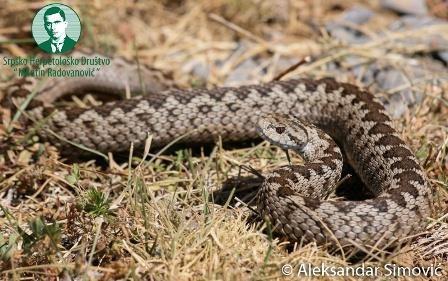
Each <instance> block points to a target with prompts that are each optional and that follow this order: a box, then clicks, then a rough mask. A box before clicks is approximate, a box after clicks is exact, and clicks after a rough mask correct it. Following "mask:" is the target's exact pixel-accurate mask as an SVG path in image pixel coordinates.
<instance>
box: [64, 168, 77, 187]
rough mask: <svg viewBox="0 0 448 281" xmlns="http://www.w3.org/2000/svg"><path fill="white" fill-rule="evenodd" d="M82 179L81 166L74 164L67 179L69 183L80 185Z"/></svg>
mask: <svg viewBox="0 0 448 281" xmlns="http://www.w3.org/2000/svg"><path fill="white" fill-rule="evenodd" d="M80 178H81V176H80V173H79V166H78V165H77V164H74V165H73V167H72V170H71V172H70V175H68V176H67V177H66V178H65V179H66V180H67V181H68V183H70V184H71V185H74V184H77V183H78V181H79V179H80Z"/></svg>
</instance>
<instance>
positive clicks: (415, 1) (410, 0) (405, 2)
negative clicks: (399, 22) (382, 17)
mask: <svg viewBox="0 0 448 281" xmlns="http://www.w3.org/2000/svg"><path fill="white" fill-rule="evenodd" d="M380 4H381V6H382V7H383V8H386V9H389V10H391V11H394V12H398V13H401V14H411V15H426V14H427V13H428V7H427V6H426V2H425V1H424V0H381V1H380Z"/></svg>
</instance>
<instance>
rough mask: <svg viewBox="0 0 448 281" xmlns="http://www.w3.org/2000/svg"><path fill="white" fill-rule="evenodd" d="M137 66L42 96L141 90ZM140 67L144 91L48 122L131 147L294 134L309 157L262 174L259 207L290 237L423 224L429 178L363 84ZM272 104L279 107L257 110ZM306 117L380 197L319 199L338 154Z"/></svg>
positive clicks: (91, 141) (372, 242) (390, 237)
mask: <svg viewBox="0 0 448 281" xmlns="http://www.w3.org/2000/svg"><path fill="white" fill-rule="evenodd" d="M119 67H122V68H121V69H118V70H117V69H115V68H119ZM123 70H125V71H124V72H123ZM145 71H146V70H144V71H143V72H145ZM124 73H126V74H124ZM113 74H115V75H116V76H115V77H111V75H113ZM144 74H145V73H144ZM135 75H136V72H135V69H134V68H131V66H126V64H122V65H120V64H118V63H117V64H115V65H112V66H109V67H108V68H107V69H105V70H104V71H103V72H100V73H99V74H97V77H96V78H95V79H82V78H77V79H75V80H71V81H70V79H53V80H50V81H48V85H49V86H47V87H46V88H45V89H44V90H43V91H41V95H40V96H41V97H44V98H42V99H41V100H43V101H46V100H48V97H49V96H51V95H50V94H48V93H49V92H53V93H57V94H58V95H62V94H63V93H64V92H66V91H68V90H66V89H69V90H73V89H72V88H76V90H78V91H83V90H85V89H89V90H95V89H96V90H102V91H104V90H106V91H115V92H124V90H125V88H126V87H125V86H126V84H127V85H128V86H129V88H131V90H132V91H137V90H141V89H140V87H139V85H140V84H136V82H135V79H134V80H133V79H132V77H134V76H135ZM144 76H146V77H148V76H149V77H148V78H145V79H146V81H149V82H148V83H146V86H145V87H146V88H147V93H148V94H147V95H146V96H144V97H141V96H140V97H136V98H131V99H128V100H122V101H116V102H110V103H107V104H105V105H103V106H100V107H94V108H90V109H66V110H57V112H55V113H54V114H53V115H52V116H51V117H50V118H49V120H48V122H47V123H46V125H45V129H50V130H52V131H53V132H55V133H57V134H58V135H59V136H61V137H63V138H65V139H68V140H70V141H72V142H75V143H79V144H82V145H84V146H86V147H89V148H93V149H96V150H98V151H101V152H109V151H113V152H119V151H126V150H128V149H129V147H130V143H131V141H132V142H134V146H135V147H139V148H142V146H144V144H145V140H146V138H147V133H150V134H152V136H153V141H152V145H153V146H156V147H161V146H164V145H166V144H168V143H169V142H171V141H173V140H174V139H176V138H178V137H179V136H182V135H185V136H184V137H183V138H182V139H181V140H180V141H179V142H181V143H185V144H191V143H204V142H211V141H213V140H216V139H217V138H218V137H219V136H220V137H221V138H222V139H223V141H230V140H232V141H243V140H248V139H254V138H257V136H258V134H257V129H256V128H257V124H258V130H259V131H260V133H261V135H262V136H263V137H265V138H268V139H270V140H272V141H274V143H277V144H280V145H281V144H282V143H285V142H286V143H288V142H290V143H289V145H287V146H286V148H291V149H294V150H295V151H297V152H298V153H300V154H302V156H303V158H304V159H305V160H306V162H305V164H304V165H303V166H285V167H281V168H279V169H277V170H275V171H273V172H271V173H269V174H267V175H265V180H264V183H263V186H262V188H261V191H260V193H259V203H258V208H259V211H260V212H261V213H262V214H263V216H265V217H268V218H269V219H270V221H271V222H272V225H274V226H275V227H276V228H275V229H276V231H278V232H280V233H282V234H284V235H286V236H287V237H288V239H289V240H290V241H299V242H300V241H304V242H309V241H316V242H317V243H318V244H322V243H325V242H332V243H340V244H341V245H348V244H351V245H358V246H362V247H371V246H377V247H383V246H388V245H393V244H395V243H396V242H397V240H399V239H402V238H404V237H407V236H410V235H413V234H415V233H416V232H417V231H421V230H422V229H423V227H424V226H425V221H426V219H427V217H428V216H429V215H430V212H431V200H432V196H431V189H430V185H429V183H428V180H427V177H426V175H425V173H424V171H423V170H422V168H421V167H420V165H419V163H418V161H417V159H416V158H415V156H414V154H413V153H412V152H411V150H410V149H409V148H408V146H407V145H406V144H405V143H404V141H403V140H402V139H401V138H400V137H399V134H398V133H397V132H396V131H395V130H394V129H393V128H392V127H391V121H390V118H389V117H388V116H387V114H386V113H385V111H384V108H383V106H382V105H381V104H380V103H379V102H378V101H376V99H375V98H374V97H373V96H372V95H371V94H370V93H368V92H367V91H364V90H361V89H359V88H358V87H356V86H354V85H351V84H347V83H338V82H336V81H335V80H333V79H331V78H325V79H320V80H310V79H292V80H288V81H275V82H271V83H267V84H260V85H252V86H241V87H237V88H216V89H213V90H206V89H194V90H176V89H174V90H167V91H162V90H163V89H165V88H167V87H166V84H164V83H163V82H161V81H163V80H160V79H159V80H158V79H155V78H154V77H155V76H154V75H152V74H150V72H148V75H146V74H145V75H144ZM27 83H28V82H23V81H22V82H21V83H16V85H14V86H12V87H10V93H12V95H13V96H14V95H15V94H23V93H24V92H25V93H26V91H28V90H29V89H28V88H29V87H28V86H29V84H27ZM70 85H71V86H70ZM74 85H76V87H75V86H74ZM60 86H65V87H60ZM53 110H54V109H52V108H51V109H48V108H45V107H43V106H37V107H35V108H34V109H30V111H29V113H30V115H31V116H33V117H35V118H36V119H41V118H44V117H45V116H47V115H48V114H49V113H51V112H52V111H53ZM268 113H274V114H273V115H265V118H264V119H259V118H260V116H261V114H268ZM293 117H294V118H293ZM295 118H299V119H300V120H303V123H302V122H301V121H294V120H296V119H295ZM269 120H271V121H272V123H271V122H270V121H269ZM277 122H278V123H277ZM307 122H309V123H312V124H314V125H316V126H317V127H319V128H320V129H322V130H324V131H325V132H326V133H328V134H329V135H330V136H331V137H332V138H333V139H335V140H336V141H337V142H338V143H339V144H340V145H341V146H342V147H341V148H342V149H343V151H344V152H345V155H346V160H347V161H348V163H349V164H350V165H351V166H352V167H353V168H354V170H355V171H356V173H357V174H358V175H359V176H360V178H361V179H362V181H363V182H364V183H365V184H366V186H367V187H368V188H369V189H370V190H371V191H372V192H373V193H374V194H375V195H377V197H376V198H373V199H368V200H364V201H337V200H327V201H325V200H322V198H323V197H325V196H327V195H328V193H329V191H331V190H332V186H334V184H335V183H336V182H337V181H338V180H339V177H340V171H341V167H342V156H341V153H340V151H339V148H337V146H336V145H335V143H334V142H333V141H332V140H331V139H330V138H329V137H328V136H327V135H326V134H325V133H323V132H322V131H320V130H319V129H317V128H316V127H314V126H309V125H307ZM285 124H286V125H285ZM39 134H40V135H41V136H42V137H43V138H44V139H47V140H49V141H50V142H51V143H53V144H55V145H56V146H57V147H59V148H60V150H61V151H64V152H65V153H70V152H73V153H77V152H76V151H78V150H75V149H74V148H73V146H72V145H70V144H67V143H66V142H64V141H61V140H60V139H59V138H55V137H54V136H53V135H51V134H48V133H47V132H46V131H45V130H41V131H40V132H39ZM303 141H308V142H307V143H302V142H303ZM294 143H296V145H294ZM354 188H356V187H354ZM297 192H301V194H302V195H300V194H298V193H297Z"/></svg>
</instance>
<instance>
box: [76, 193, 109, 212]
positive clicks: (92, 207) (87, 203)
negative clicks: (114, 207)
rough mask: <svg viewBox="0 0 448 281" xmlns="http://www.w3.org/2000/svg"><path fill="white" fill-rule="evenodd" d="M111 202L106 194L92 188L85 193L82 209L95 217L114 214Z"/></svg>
mask: <svg viewBox="0 0 448 281" xmlns="http://www.w3.org/2000/svg"><path fill="white" fill-rule="evenodd" d="M110 203H111V200H110V199H108V198H107V196H106V194H104V193H103V192H101V191H99V190H97V189H96V188H90V189H89V190H88V191H87V192H86V194H85V198H84V202H83V203H82V209H83V210H84V211H86V212H87V213H89V214H91V215H92V216H94V217H100V216H104V217H107V216H110V215H112V212H111V211H110V210H109V208H110Z"/></svg>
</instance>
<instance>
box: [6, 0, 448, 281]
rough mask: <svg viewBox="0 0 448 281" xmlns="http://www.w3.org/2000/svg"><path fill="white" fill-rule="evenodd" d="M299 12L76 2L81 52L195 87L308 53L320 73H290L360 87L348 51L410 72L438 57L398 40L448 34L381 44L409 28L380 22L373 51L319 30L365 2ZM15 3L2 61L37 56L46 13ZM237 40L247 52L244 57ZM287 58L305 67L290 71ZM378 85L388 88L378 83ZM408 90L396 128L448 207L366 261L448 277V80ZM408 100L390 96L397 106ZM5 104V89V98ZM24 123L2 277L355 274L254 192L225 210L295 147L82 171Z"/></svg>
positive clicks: (263, 6) (14, 164)
mask: <svg viewBox="0 0 448 281" xmlns="http://www.w3.org/2000/svg"><path fill="white" fill-rule="evenodd" d="M17 2H18V3H17ZM290 2H294V4H292V6H291V7H290V9H289V13H286V14H285V13H284V12H283V10H282V9H281V7H277V6H275V5H273V4H270V2H267V1H266V2H264V1H257V0H251V1H238V0H213V1H205V0H203V1H192V0H184V1H182V0H179V1H161V2H153V1H151V2H148V3H142V2H138V3H135V4H134V3H133V4H131V3H130V1H129V2H127V1H126V2H125V1H122V2H118V1H117V2H115V1H111V0H96V1H85V2H84V1H69V4H70V5H71V6H72V7H74V8H75V9H76V10H77V11H78V12H79V14H80V16H81V18H82V19H83V24H84V32H83V39H82V40H81V41H80V44H81V45H82V46H83V47H84V48H87V49H93V50H97V51H101V52H103V53H109V54H114V55H120V56H124V57H127V58H129V59H133V58H135V57H138V60H139V62H140V63H147V64H150V65H152V66H155V67H158V68H160V69H163V70H165V71H168V72H171V73H172V74H173V77H174V79H175V80H176V81H177V83H178V84H179V85H181V86H184V87H191V86H194V87H196V86H202V85H203V86H207V87H213V86H215V85H222V84H223V83H224V82H225V81H226V78H227V77H228V75H229V73H231V72H232V70H234V69H235V68H237V67H238V65H240V64H241V63H242V62H243V61H245V60H247V59H249V58H254V59H257V60H260V61H262V65H260V66H259V67H258V68H254V69H252V73H249V75H248V76H247V79H246V81H243V82H244V83H249V82H259V81H270V80H272V79H273V78H274V77H276V76H277V75H278V74H279V73H281V72H282V71H283V70H284V69H286V68H287V67H288V66H290V65H291V64H292V63H294V62H298V61H300V60H301V59H303V58H304V57H305V56H308V55H311V56H313V57H314V60H313V62H312V63H310V64H307V65H303V66H300V67H299V68H297V69H296V70H294V71H293V72H291V73H289V74H288V76H290V77H292V76H295V75H307V76H317V77H320V76H325V75H332V76H336V78H337V79H339V80H342V81H349V82H352V83H357V84H361V83H360V82H359V81H358V78H359V77H356V76H354V75H353V74H352V73H351V72H350V69H351V65H349V64H347V63H346V61H345V60H344V59H345V58H346V57H347V56H348V55H351V54H357V55H359V56H360V57H362V58H364V59H365V63H366V65H367V64H368V63H370V62H372V61H375V62H378V63H380V64H382V65H384V66H388V65H394V66H397V65H398V66H401V59H402V57H400V56H401V55H404V54H408V55H412V54H421V53H427V52H429V51H430V50H429V49H427V48H428V47H426V46H421V45H404V44H401V43H399V40H398V39H399V38H421V37H422V36H423V35H428V34H444V36H445V39H448V38H446V34H448V26H446V25H444V26H437V27H428V28H424V29H421V30H418V31H411V32H397V33H388V34H387V35H385V36H383V37H379V36H376V37H375V35H374V34H376V32H377V31H380V30H384V28H385V26H386V25H387V24H388V23H389V22H391V21H392V20H394V19H395V16H394V15H391V14H388V13H381V14H378V15H377V16H376V18H375V19H374V20H373V22H371V23H369V25H367V26H363V27H362V29H363V31H365V32H366V34H372V36H373V37H372V41H370V42H369V43H366V44H361V45H357V46H348V45H346V44H343V43H342V42H337V41H335V40H333V39H331V38H330V37H329V36H328V35H326V34H325V33H323V34H321V33H320V31H321V29H320V28H319V26H320V25H321V24H322V23H325V22H326V21H327V20H329V19H332V18H334V17H336V16H337V15H338V13H339V10H340V9H344V8H346V7H350V6H352V5H353V4H354V3H355V1H347V2H343V3H339V2H338V1H315V2H313V3H309V2H311V1H290ZM331 2H332V3H331ZM14 3H15V5H12V2H11V1H6V3H5V5H3V4H2V3H1V1H0V5H2V7H5V9H4V10H0V40H4V39H8V40H10V41H11V40H12V43H9V44H3V45H0V52H1V54H2V56H18V55H25V54H28V53H29V52H35V51H36V50H35V49H33V47H32V46H31V44H30V45H27V44H19V43H14V40H16V42H17V40H20V39H26V38H30V33H29V21H30V19H31V18H32V16H33V14H34V11H35V9H38V8H40V7H41V6H42V5H43V3H41V2H32V3H31V4H30V3H26V2H22V1H14ZM369 5H372V4H369ZM372 8H373V9H375V8H376V7H375V5H373V7H372ZM238 41H239V42H243V43H244V45H245V49H243V50H242V51H241V52H238V53H237V54H234V55H232V56H230V55H231V54H232V52H233V50H234V49H235V47H236V46H237V44H238V43H237V42H238ZM425 48H426V49H425ZM285 58H288V59H290V63H289V65H288V64H287V63H285V62H284V59H285ZM218 60H220V61H221V63H219V64H218V63H216V62H217V61H218ZM291 61H292V62H291ZM335 61H336V62H340V63H341V66H342V70H340V71H338V72H337V73H331V72H328V70H327V69H326V68H325V66H326V65H327V64H329V63H331V62H335ZM197 64H204V65H207V66H208V67H209V68H210V69H209V72H208V75H207V77H206V79H204V78H203V77H197V76H195V75H192V74H191V69H192V68H194V66H195V65H197ZM402 67H403V68H405V67H406V65H405V64H403V65H402ZM0 69H1V71H0V82H1V83H2V85H3V86H6V85H7V81H9V80H11V79H12V77H14V74H13V73H12V72H11V70H10V69H8V68H7V67H6V66H3V65H2V66H0ZM261 70H263V71H261ZM441 75H442V74H441ZM364 86H371V87H372V89H375V85H364ZM407 87H411V88H413V89H422V90H424V91H425V93H426V95H425V98H424V100H423V101H422V102H421V103H420V104H419V106H417V107H414V108H413V109H412V110H410V111H409V112H408V113H407V114H405V115H404V116H403V117H402V118H400V119H397V120H396V122H395V123H396V127H397V128H399V130H400V131H401V132H402V136H403V138H405V139H406V140H407V141H408V143H409V144H410V145H411V147H412V148H413V150H414V151H416V153H417V156H418V157H419V159H420V161H421V163H422V164H424V166H425V169H426V171H427V173H428V175H429V178H430V180H431V183H432V185H433V187H434V192H435V206H434V207H435V210H436V212H435V213H434V215H433V216H432V217H431V218H429V220H428V227H427V232H426V233H425V234H423V235H422V236H421V239H416V240H415V242H414V243H413V244H411V245H409V246H406V247H405V248H402V249H395V250H394V253H393V254H389V255H385V254H382V253H381V252H376V253H373V254H372V255H367V256H366V257H364V258H358V261H364V262H365V263H366V265H371V266H381V265H383V264H384V263H387V262H390V263H396V264H399V265H402V266H428V265H430V264H439V263H440V264H441V266H442V267H443V268H444V270H445V273H446V272H448V265H447V259H448V251H447V250H446V249H447V248H448V247H447V246H448V245H447V243H448V230H447V229H448V228H447V227H448V223H447V222H448V219H447V215H446V214H447V210H448V207H447V203H448V175H447V170H448V157H447V154H448V147H447V146H448V130H447V127H448V122H447V118H446V116H448V106H447V105H448V96H447V89H448V88H447V84H446V80H445V83H440V84H434V83H430V79H429V78H428V79H426V77H422V79H421V80H420V81H410V83H409V85H407ZM395 90H396V91H398V90H399V89H395ZM393 92H394V90H391V91H390V92H387V93H378V95H380V96H383V97H385V98H387V97H388V95H390V94H392V93H393ZM3 95H4V91H0V99H1V98H2V96H3ZM84 102H86V103H87V104H89V102H88V101H86V100H85V101H84ZM10 120H11V116H10V115H8V111H7V110H6V109H5V110H3V123H2V124H1V125H0V141H2V143H0V152H1V154H0V206H1V208H2V210H1V211H0V214H1V215H0V231H1V232H0V268H1V269H2V270H3V272H2V273H1V275H0V276H1V278H3V279H5V280H30V279H40V280H56V279H57V278H61V279H63V280H70V277H72V278H73V277H77V278H78V280H81V279H82V280H84V279H86V280H96V279H98V280H115V279H136V280H140V279H142V280H161V279H163V280H247V279H254V280H272V279H274V280H275V279H282V278H283V276H282V274H281V271H280V268H281V266H282V265H283V264H286V263H290V264H292V265H298V264H299V263H311V264H314V265H316V266H319V265H320V264H321V263H325V264H327V265H338V266H347V265H350V262H351V260H350V259H348V258H347V257H344V256H343V255H341V254H337V253H334V252H332V251H331V249H329V248H326V247H317V246H315V245H313V244H309V245H296V246H295V250H294V251H291V245H289V246H288V243H287V242H286V241H283V240H279V238H278V237H276V236H272V235H271V234H270V231H269V227H268V226H267V225H265V224H264V223H263V222H262V221H260V220H259V219H257V218H254V212H253V211H252V210H251V208H250V206H247V205H246V204H245V203H244V202H247V201H248V200H250V199H251V198H252V197H253V195H254V193H253V190H249V191H240V190H236V192H237V196H238V198H239V199H240V200H236V201H235V200H230V199H231V197H230V195H231V193H221V198H220V199H221V200H220V204H217V202H218V201H219V200H217V198H216V196H217V193H215V191H219V190H220V189H221V187H222V185H223V183H224V182H225V181H226V180H227V179H229V178H232V177H235V176H237V175H238V172H239V167H240V166H241V165H243V164H244V165H250V166H251V167H253V168H255V169H256V170H258V171H263V172H265V171H268V170H272V169H273V168H274V167H277V166H279V165H282V164H285V163H286V161H287V160H286V158H285V155H284V154H283V153H282V151H279V150H278V149H276V148H274V147H270V146H268V145H267V144H265V143H261V144H258V145H256V146H252V147H250V146H249V147H246V148H239V149H224V148H223V147H222V145H221V144H220V143H218V144H216V146H215V147H214V148H213V149H211V152H207V153H205V152H203V151H202V150H200V151H192V150H191V149H189V148H185V149H180V150H178V151H176V152H173V153H171V154H166V155H153V154H148V155H146V156H145V155H142V154H141V153H133V154H132V155H130V156H129V157H128V160H126V158H120V160H119V161H118V160H117V161H114V160H113V159H112V158H110V160H109V161H107V162H104V161H103V162H101V161H96V162H95V161H94V160H86V161H81V162H77V163H76V164H74V163H70V162H69V161H66V160H67V159H64V158H61V157H60V156H59V153H58V151H57V150H56V149H55V148H54V147H52V146H51V145H50V144H47V143H45V144H44V143H40V142H39V141H38V139H37V138H36V137H33V136H31V135H30V134H29V132H28V131H27V130H26V129H25V128H23V127H21V126H20V125H19V124H15V125H14V127H13V128H14V129H13V131H12V132H11V133H7V131H6V128H8V127H9V126H10ZM193 152H194V153H193ZM115 158H116V159H118V158H117V156H116V157H115ZM243 175H245V176H247V175H249V173H247V172H243ZM238 191H239V192H238ZM223 194H224V196H223ZM227 198H229V200H227ZM215 199H216V200H215ZM221 201H222V202H221ZM352 260H353V259H352ZM291 279H292V278H291ZM330 279H331V278H328V280H330ZM351 279H352V280H356V279H357V278H354V277H353V278H351ZM410 279H411V278H409V280H410ZM412 280H420V279H419V278H412ZM421 280H423V278H421ZM433 280H444V279H443V277H442V278H440V279H437V278H435V279H433Z"/></svg>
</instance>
